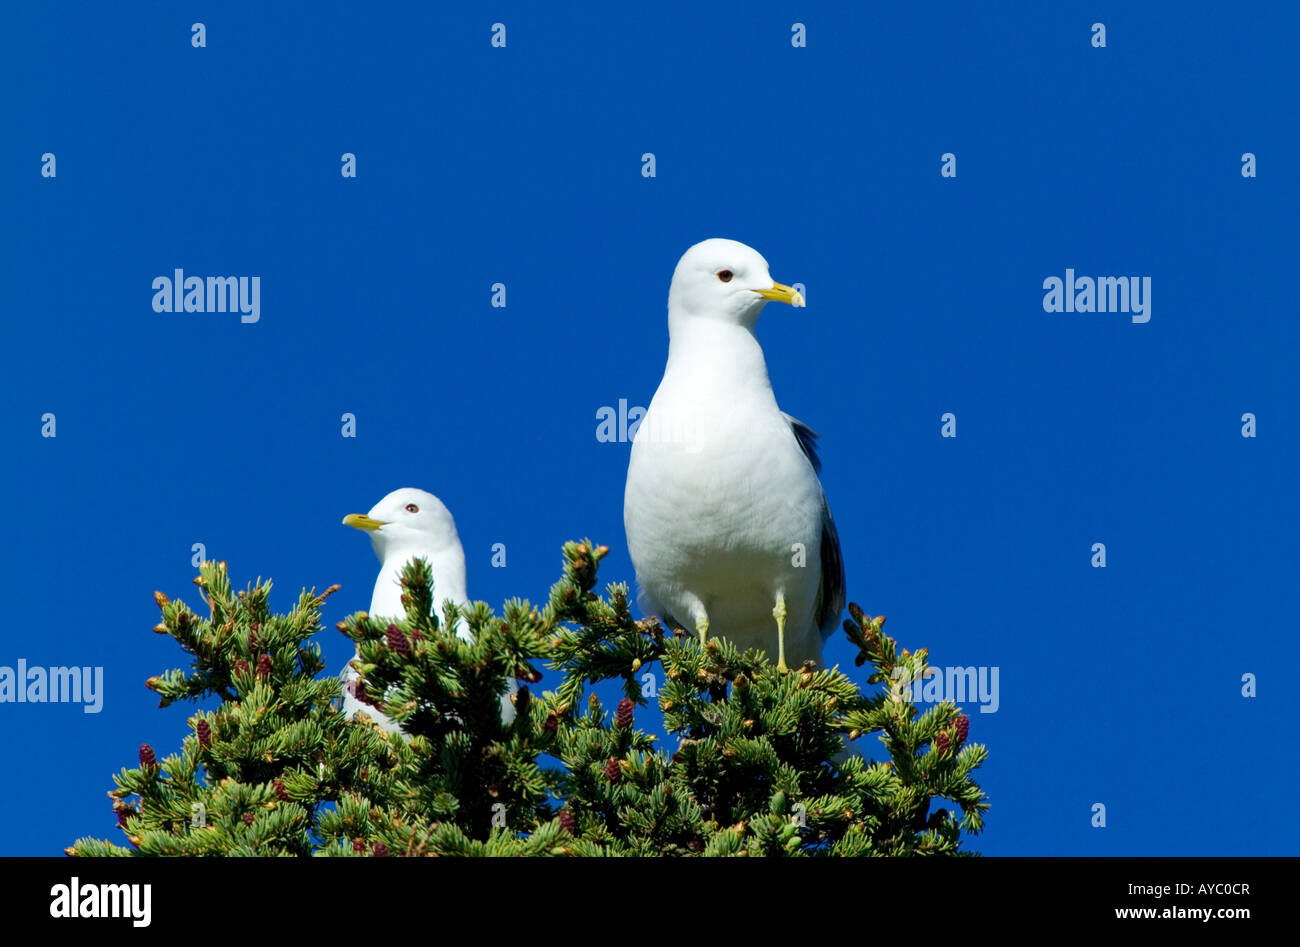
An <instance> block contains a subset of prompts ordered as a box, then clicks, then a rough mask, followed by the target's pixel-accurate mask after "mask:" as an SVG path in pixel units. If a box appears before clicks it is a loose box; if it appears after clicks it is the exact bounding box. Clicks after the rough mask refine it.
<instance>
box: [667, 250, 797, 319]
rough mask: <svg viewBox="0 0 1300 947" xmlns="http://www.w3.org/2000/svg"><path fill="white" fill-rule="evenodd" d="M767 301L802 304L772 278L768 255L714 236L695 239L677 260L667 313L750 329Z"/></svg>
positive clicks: (795, 294)
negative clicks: (768, 267)
mask: <svg viewBox="0 0 1300 947" xmlns="http://www.w3.org/2000/svg"><path fill="white" fill-rule="evenodd" d="M771 300H776V301H778V302H785V303H789V304H790V305H792V306H796V307H798V306H802V305H803V304H804V302H803V296H801V295H800V294H799V292H798V291H797V290H795V289H793V288H792V287H790V286H785V285H784V284H782V283H777V282H775V281H774V280H773V279H772V274H771V273H769V272H768V271H767V260H765V259H763V255H762V254H761V253H759V252H758V251H757V250H755V249H754V248H753V247H747V246H745V244H743V243H740V242H738V241H736V240H725V239H723V238H721V237H714V238H712V239H710V240H705V241H703V242H701V243H697V244H695V246H693V247H691V248H690V249H689V250H687V251H686V252H685V253H684V254H682V258H681V259H680V260H678V261H677V269H676V270H674V271H673V282H672V286H671V287H669V289H668V313H669V316H677V315H681V316H691V317H697V318H705V319H718V320H721V321H723V322H731V323H735V324H737V325H743V326H748V327H751V328H752V327H753V325H754V324H755V323H756V322H757V321H758V314H759V313H760V312H762V311H763V307H764V306H765V305H767V303H768V302H769V301H771Z"/></svg>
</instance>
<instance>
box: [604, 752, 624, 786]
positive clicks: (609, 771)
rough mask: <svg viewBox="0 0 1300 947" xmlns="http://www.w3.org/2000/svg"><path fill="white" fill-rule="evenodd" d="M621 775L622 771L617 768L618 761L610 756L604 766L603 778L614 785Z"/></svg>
mask: <svg viewBox="0 0 1300 947" xmlns="http://www.w3.org/2000/svg"><path fill="white" fill-rule="evenodd" d="M622 775H623V770H622V769H620V768H619V765H618V760H616V759H614V757H612V756H611V757H610V758H609V762H608V763H606V764H605V778H606V779H608V780H609V781H610V782H611V783H616V782H618V780H619V777H621V776H622Z"/></svg>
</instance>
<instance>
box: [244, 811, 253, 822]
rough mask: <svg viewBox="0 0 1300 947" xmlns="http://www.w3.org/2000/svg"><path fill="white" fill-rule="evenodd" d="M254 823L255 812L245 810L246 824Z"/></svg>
mask: <svg viewBox="0 0 1300 947" xmlns="http://www.w3.org/2000/svg"><path fill="white" fill-rule="evenodd" d="M252 824H253V813H251V812H245V813H244V825H252Z"/></svg>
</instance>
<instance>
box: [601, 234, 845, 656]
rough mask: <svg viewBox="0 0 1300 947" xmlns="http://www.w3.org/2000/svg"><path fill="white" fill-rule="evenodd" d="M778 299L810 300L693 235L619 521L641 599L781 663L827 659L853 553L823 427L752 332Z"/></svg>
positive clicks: (650, 608) (724, 244) (737, 249)
mask: <svg viewBox="0 0 1300 947" xmlns="http://www.w3.org/2000/svg"><path fill="white" fill-rule="evenodd" d="M770 300H776V301H779V302H786V303H789V304H791V305H792V306H795V307H800V306H803V304H804V301H803V297H802V296H801V295H800V294H799V293H798V292H796V291H795V290H794V289H792V288H791V287H789V286H784V285H782V284H780V283H777V282H774V281H773V280H772V277H771V275H770V274H769V273H768V268H767V261H766V260H764V259H763V257H762V256H761V255H760V254H759V253H758V252H757V251H756V250H754V249H753V248H751V247H747V246H745V244H743V243H737V242H736V241H734V240H722V239H712V240H705V241H704V242H703V243H697V244H696V245H695V246H693V247H691V248H690V249H689V250H687V251H686V253H685V254H684V255H683V256H682V258H681V260H680V261H679V262H678V264H677V269H676V270H675V271H674V273H673V281H672V285H671V287H670V288H669V290H668V335H669V344H668V365H667V367H666V368H665V369H664V377H663V381H661V382H660V383H659V390H658V391H656V392H655V396H654V400H653V401H651V402H650V407H649V409H648V410H647V411H646V413H645V416H644V417H643V418H642V419H641V425H640V427H639V428H638V430H637V433H636V437H635V439H634V441H633V444H632V456H631V460H630V462H629V464H628V470H627V488H626V492H625V494H624V500H623V524H624V527H625V528H626V531H627V546H628V552H629V554H630V555H631V557H632V564H633V566H634V567H635V569H636V577H637V583H638V584H639V585H640V587H641V599H640V603H641V607H642V609H643V610H644V611H646V612H648V613H652V614H657V615H660V616H661V617H663V618H664V619H665V620H666V621H668V622H670V623H671V624H674V625H676V626H678V627H687V628H691V629H693V630H694V631H695V632H697V633H698V634H699V636H700V642H701V644H703V643H704V641H705V640H706V638H707V636H708V634H709V633H710V632H712V633H713V634H716V635H723V636H725V637H726V638H728V639H729V640H731V641H732V642H734V643H735V644H736V645H737V646H738V647H740V648H742V649H745V648H763V649H764V650H769V649H770V645H771V640H772V630H773V627H772V626H773V624H775V626H776V627H775V631H776V646H777V667H778V668H780V669H782V670H786V669H787V664H786V662H787V660H789V661H790V662H792V663H795V664H798V663H801V662H803V661H806V660H812V661H816V662H818V663H820V662H821V656H822V642H823V641H824V640H825V638H826V637H827V636H828V635H830V633H831V632H832V631H833V630H834V629H835V627H836V626H837V625H838V624H839V620H840V612H841V611H842V610H843V608H844V563H843V560H842V559H841V557H840V543H839V537H838V535H837V534H836V532H835V524H834V522H833V521H832V519H831V511H830V507H829V506H828V505H827V503H826V495H825V493H824V492H823V491H822V486H821V482H820V480H818V477H817V474H818V472H819V471H820V469H821V462H820V461H819V459H818V457H817V453H816V447H815V440H816V437H817V435H816V434H815V433H814V432H813V431H812V430H811V429H810V428H808V427H807V426H806V425H804V424H802V423H800V422H799V421H796V420H795V419H794V418H792V417H790V416H789V415H788V414H786V413H784V412H783V411H782V410H781V409H780V408H779V407H777V403H776V397H775V395H773V393H772V385H771V382H770V381H769V380H768V376H767V363H766V362H765V361H764V359H763V349H762V347H761V346H760V345H759V343H758V339H757V338H756V337H755V335H754V327H755V325H756V323H757V321H758V316H759V313H760V312H762V310H763V307H764V306H765V305H766V304H767V303H768V301H770Z"/></svg>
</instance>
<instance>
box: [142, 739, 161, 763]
mask: <svg viewBox="0 0 1300 947" xmlns="http://www.w3.org/2000/svg"><path fill="white" fill-rule="evenodd" d="M140 765H141V766H157V765H158V758H157V757H156V756H154V755H153V747H151V746H150V745H149V744H148V743H141V744H140Z"/></svg>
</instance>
